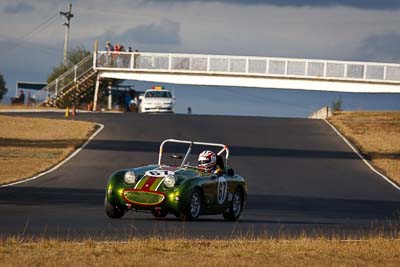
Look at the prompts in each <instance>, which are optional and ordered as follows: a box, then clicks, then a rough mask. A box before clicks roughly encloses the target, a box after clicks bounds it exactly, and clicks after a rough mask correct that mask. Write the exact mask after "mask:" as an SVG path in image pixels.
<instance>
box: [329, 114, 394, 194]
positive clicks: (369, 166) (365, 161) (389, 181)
mask: <svg viewBox="0 0 400 267" xmlns="http://www.w3.org/2000/svg"><path fill="white" fill-rule="evenodd" d="M324 121H325V122H326V123H327V124H328V125H329V126H331V128H332V129H333V130H334V131H335V132H336V133H337V134H338V135H339V136H340V137H341V138H342V139H343V141H344V142H345V143H346V144H347V145H348V146H349V147H350V148H351V149H352V150H353V151H354V153H356V154H357V156H358V157H359V158H360V159H361V160H362V161H363V162H364V163H365V164H366V165H367V166H368V168H370V169H371V170H372V171H373V172H374V173H376V174H378V175H379V176H380V177H382V178H383V179H385V180H386V182H388V183H389V184H391V185H392V186H393V187H394V188H396V189H397V190H399V191H400V187H399V186H398V185H397V184H396V183H395V182H393V181H392V180H390V179H389V178H388V177H387V176H385V175H384V174H382V173H380V172H379V171H378V170H376V169H375V168H374V167H373V166H372V165H371V164H370V163H369V162H368V161H367V160H366V159H365V158H364V156H363V155H362V154H361V153H360V151H358V150H357V149H356V148H355V147H354V146H353V145H352V144H351V143H350V141H349V140H347V138H346V137H344V136H343V135H342V134H341V133H340V132H339V131H338V129H336V127H335V126H333V125H332V124H331V123H330V122H329V121H327V120H326V119H324Z"/></svg>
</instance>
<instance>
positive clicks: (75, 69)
mask: <svg viewBox="0 0 400 267" xmlns="http://www.w3.org/2000/svg"><path fill="white" fill-rule="evenodd" d="M77 71H78V65H75V66H74V82H75V83H76V73H77Z"/></svg>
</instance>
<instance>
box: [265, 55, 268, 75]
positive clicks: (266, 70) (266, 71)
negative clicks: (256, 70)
mask: <svg viewBox="0 0 400 267" xmlns="http://www.w3.org/2000/svg"><path fill="white" fill-rule="evenodd" d="M265 74H267V75H268V74H269V58H267V67H266V68H265Z"/></svg>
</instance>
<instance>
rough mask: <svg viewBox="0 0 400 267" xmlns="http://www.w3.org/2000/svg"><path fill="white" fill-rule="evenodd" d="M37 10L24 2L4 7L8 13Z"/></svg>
mask: <svg viewBox="0 0 400 267" xmlns="http://www.w3.org/2000/svg"><path fill="white" fill-rule="evenodd" d="M33 10H35V8H34V6H33V5H31V4H28V3H24V2H18V3H13V4H10V5H7V6H5V7H4V9H3V12H4V13H6V14H19V13H28V12H32V11H33Z"/></svg>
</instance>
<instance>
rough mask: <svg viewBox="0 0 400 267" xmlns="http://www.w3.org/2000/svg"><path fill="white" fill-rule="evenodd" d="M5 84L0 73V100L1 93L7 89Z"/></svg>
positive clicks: (4, 92) (0, 98) (1, 97)
mask: <svg viewBox="0 0 400 267" xmlns="http://www.w3.org/2000/svg"><path fill="white" fill-rule="evenodd" d="M6 86H7V83H6V81H5V80H4V77H3V74H1V73H0V100H2V99H3V95H5V94H6V93H7V91H8V89H7V87H6Z"/></svg>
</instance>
